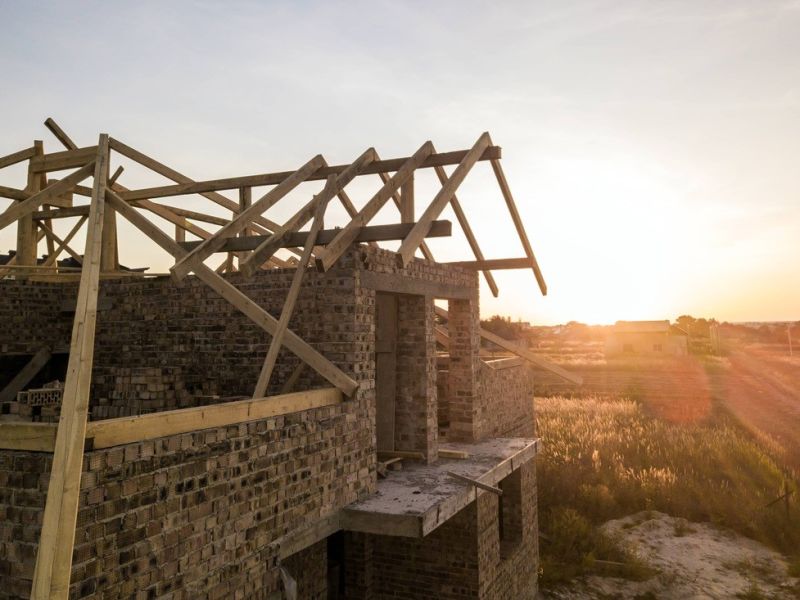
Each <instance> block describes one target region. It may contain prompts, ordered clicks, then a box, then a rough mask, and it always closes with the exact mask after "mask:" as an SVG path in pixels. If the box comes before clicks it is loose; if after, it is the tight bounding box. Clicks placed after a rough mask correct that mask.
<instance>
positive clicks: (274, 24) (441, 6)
mask: <svg viewBox="0 0 800 600" xmlns="http://www.w3.org/2000/svg"><path fill="white" fill-rule="evenodd" d="M0 21H2V23H3V24H4V32H5V34H4V35H3V36H2V38H0V69H2V73H3V93H2V94H0V115H2V116H0V155H4V154H8V153H10V152H13V151H15V150H18V149H21V148H24V147H27V146H29V145H30V144H31V141H32V139H34V138H35V139H43V140H44V141H45V148H46V150H47V151H57V150H61V149H62V148H61V147H60V146H59V145H58V143H57V142H56V141H55V140H54V138H53V137H52V136H51V135H50V134H49V133H48V132H47V130H46V129H45V128H44V127H43V125H42V123H43V121H44V119H45V118H46V117H48V116H52V117H54V118H55V119H56V120H57V121H58V122H59V123H60V124H61V125H62V127H64V128H65V129H66V130H67V131H68V132H69V133H70V135H71V136H72V137H73V138H74V139H75V140H76V142H77V143H78V144H79V145H91V144H94V143H96V140H97V134H98V132H100V131H103V132H108V133H110V134H111V135H112V136H114V137H116V138H118V139H120V140H123V141H125V142H126V143H128V144H130V145H132V146H134V147H135V148H137V149H140V150H142V151H144V152H146V153H148V154H150V155H151V156H153V157H154V158H156V159H158V160H161V161H163V162H165V163H167V164H169V165H170V166H172V167H174V168H176V169H178V170H180V171H183V172H185V173H186V174H187V175H189V176H191V177H194V178H197V179H210V178H214V177H226V176H233V175H246V174H252V173H261V172H266V171H279V170H287V169H293V168H297V167H299V166H300V165H301V164H303V163H305V162H306V161H307V160H308V159H309V158H311V156H313V155H314V154H316V153H322V154H324V155H325V157H326V159H327V160H328V162H329V163H331V164H334V163H342V162H350V161H352V160H353V159H354V158H355V157H356V156H358V155H359V154H360V153H361V152H362V151H363V150H364V149H365V148H366V147H368V146H375V147H376V149H377V150H378V152H379V153H380V155H381V157H384V158H389V157H395V156H407V155H410V154H412V153H413V152H414V151H415V150H416V149H417V148H418V147H419V146H420V145H421V144H422V143H423V142H424V141H426V140H429V139H430V140H432V141H433V142H434V144H435V146H436V149H437V150H438V151H447V150H453V149H461V148H468V147H469V146H471V145H472V144H473V143H474V141H475V140H476V139H477V137H478V136H479V135H480V134H481V133H482V132H483V131H489V132H490V133H491V135H492V138H493V141H494V143H495V144H497V145H500V146H502V147H503V156H504V158H503V164H504V167H505V171H506V175H507V177H508V179H509V182H510V184H511V188H512V190H513V192H514V194H515V197H516V200H517V203H518V206H519V209H520V212H521V213H522V216H523V219H524V220H525V224H526V227H527V230H528V234H529V237H530V239H531V242H532V244H533V247H534V251H535V252H536V255H537V258H538V260H539V263H540V265H541V267H542V271H543V273H544V276H545V279H546V280H547V283H548V286H549V289H550V292H549V294H548V295H547V297H545V298H543V297H541V295H540V294H539V293H538V290H537V288H536V285H535V281H534V278H533V276H532V274H531V273H530V271H519V272H517V271H512V272H498V273H497V275H496V277H497V280H498V284H499V286H500V290H501V294H500V297H499V298H498V299H493V298H491V294H490V293H489V291H488V289H487V288H483V289H482V310H483V313H484V314H485V315H486V316H489V315H491V314H495V313H500V314H504V315H510V316H512V317H513V318H515V319H516V318H521V319H523V320H526V321H531V322H534V323H537V324H554V323H561V322H566V321H569V320H580V321H584V322H590V323H607V322H613V321H614V320H617V319H651V318H652V319H656V318H673V319H674V318H675V317H677V316H678V315H680V314H685V313H689V314H693V315H695V316H706V317H716V318H717V319H720V320H732V321H751V320H797V319H800V1H784V2H780V1H774V2H773V1H768V0H758V1H756V0H750V1H737V0H720V1H718V2H717V1H696V0H695V1H692V0H687V1H685V2H677V1H674V2H673V1H659V2H641V1H640V0H639V1H630V2H620V1H614V2H605V1H582V2H566V1H563V0H561V1H557V2H463V1H458V2H456V1H454V2H400V1H398V0H393V1H380V0H372V1H370V2H363V3H361V2H347V3H344V2H341V3H340V2H285V3H279V2H274V3H268V2H224V3H222V2H219V3H215V2H169V3H163V2H135V3H133V2H131V3H120V2H79V3H72V2H69V3H68V2H63V3H48V2H43V3H41V2H40V3H25V2H3V3H2V4H0ZM6 171H7V173H6ZM421 179H422V181H421V182H420V187H419V191H418V195H417V203H418V206H421V205H422V204H423V203H424V202H425V201H426V200H429V199H430V198H432V196H433V194H434V193H435V189H434V187H433V185H432V184H431V185H428V183H430V182H428V183H426V181H424V178H421ZM120 182H121V183H123V184H124V185H126V186H128V187H138V186H148V185H158V184H160V183H161V182H162V180H161V179H159V178H157V177H156V178H153V177H147V176H146V175H145V174H144V173H143V172H142V171H136V170H135V169H129V170H128V172H126V173H125V174H124V175H123V178H122V179H121V180H120ZM374 183H375V186H376V187H375V188H371V189H370V188H368V187H366V186H361V188H359V187H356V188H354V191H353V197H354V200H355V201H356V202H357V203H363V202H364V201H366V200H367V199H368V198H369V196H370V192H371V191H372V192H374V190H375V189H377V185H378V183H379V181H378V180H377V178H375V182H374ZM0 184H4V185H14V186H16V187H23V186H24V170H20V169H7V170H4V171H0ZM362 188H363V189H362ZM309 189H311V188H309ZM310 193H313V190H312V191H311V192H309V193H308V194H306V198H308V197H310V195H309V194H310ZM230 195H231V197H235V195H233V194H230ZM293 198H295V201H297V202H299V201H301V200H299V199H298V197H296V196H295V197H293ZM459 198H460V199H461V202H462V204H463V205H464V208H465V211H466V213H467V215H468V217H469V218H470V221H471V222H472V224H473V228H474V229H475V233H476V235H477V237H478V241H479V242H480V244H481V246H482V247H483V250H484V254H485V255H486V256H487V258H507V257H517V256H522V255H523V252H522V248H521V246H520V244H519V241H518V240H517V239H516V237H515V233H514V228H513V225H512V223H511V220H510V218H509V217H508V214H507V212H506V211H505V208H504V204H503V201H502V197H501V195H500V192H499V190H498V188H497V186H496V183H495V182H494V180H493V178H492V177H491V168H490V167H489V165H488V163H479V164H478V165H477V166H476V168H475V169H474V171H473V173H471V174H470V176H469V177H468V178H467V181H466V182H465V184H464V185H463V187H462V189H461V190H460V191H459ZM169 200H171V202H170V203H171V204H174V205H179V206H185V207H190V206H191V207H195V208H196V209H198V210H205V209H206V208H208V206H209V205H210V203H208V202H207V201H205V200H202V199H197V198H195V199H192V198H187V199H186V200H182V201H172V199H169ZM7 202H8V201H5V200H0V207H5V206H6V205H7ZM286 202H287V207H285V208H280V205H278V206H277V207H276V210H275V211H274V212H272V213H269V214H270V215H275V216H276V220H281V218H280V217H281V216H283V217H284V218H285V217H286V216H288V215H289V214H291V212H293V210H291V208H292V200H289V199H287V200H286ZM294 206H295V207H296V206H297V204H294ZM215 214H222V213H219V212H218V211H217V212H216V213H215ZM333 216H336V215H333ZM443 218H450V219H451V220H453V221H454V223H455V219H454V217H453V216H452V213H449V212H445V213H444V215H443ZM397 220H398V219H397V217H396V216H395V215H393V214H392V213H391V212H384V213H382V214H381V215H380V219H379V220H378V221H376V222H394V221H397ZM60 226H66V224H62V225H60ZM60 231H61V232H63V231H64V230H63V228H62V229H61V230H60ZM454 234H455V235H454V237H453V239H450V240H435V241H433V242H432V243H431V247H432V249H433V250H434V252H435V253H436V256H437V258H439V259H440V260H468V259H471V258H472V257H471V256H470V255H469V251H468V249H467V246H466V243H465V241H464V239H463V235H462V234H461V232H460V230H459V229H458V227H457V224H454ZM121 235H122V236H123V238H124V239H125V240H129V242H130V243H128V244H125V241H124V240H123V244H122V248H121V259H122V262H123V263H125V264H128V265H130V266H140V265H152V266H153V270H155V271H164V270H166V269H167V268H168V267H169V264H171V263H169V262H168V261H167V258H166V255H165V254H163V253H160V252H159V251H158V250H157V249H155V247H153V246H152V245H148V244H146V243H144V242H141V243H140V242H139V241H138V240H140V239H141V238H140V237H134V234H133V231H132V230H131V229H130V228H129V227H127V226H121ZM128 236H130V237H128ZM14 239H15V236H14V231H13V226H12V227H9V228H7V229H6V230H4V231H2V232H0V251H2V252H5V251H6V250H7V249H8V248H13V246H14ZM82 240H83V238H82V237H81V238H79V239H78V240H77V241H78V242H79V243H76V244H75V247H82V243H83V242H82ZM133 240H136V241H135V242H134V241H133ZM43 249H44V245H43V244H42V246H40V252H41V251H43Z"/></svg>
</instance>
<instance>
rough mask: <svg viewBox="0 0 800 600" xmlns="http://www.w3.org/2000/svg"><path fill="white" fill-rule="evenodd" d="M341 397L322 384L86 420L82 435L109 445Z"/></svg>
mask: <svg viewBox="0 0 800 600" xmlns="http://www.w3.org/2000/svg"><path fill="white" fill-rule="evenodd" d="M342 399H343V398H342V393H341V391H339V390H337V389H336V388H324V389H321V390H309V391H305V392H295V393H294V394H281V395H278V396H269V397H266V398H253V399H250V400H238V401H235V402H225V403H222V404H212V405H209V406H199V407H196V408H182V409H178V410H168V411H163V412H157V413H149V414H146V415H140V416H138V417H121V418H118V419H106V420H102V421H92V422H90V423H89V427H88V430H87V432H86V437H87V438H90V439H91V440H92V448H93V449H99V448H110V447H112V446H119V445H122V444H132V443H134V442H141V441H144V440H152V439H156V438H161V437H166V436H170V435H177V434H181V433H190V432H192V431H200V430H202V429H211V428H214V427H225V426H227V425H234V424H237V423H247V422H248V421H259V420H261V419H267V418H269V417H276V416H280V415H286V414H289V413H295V412H301V411H304V410H311V409H314V408H322V407H324V406H333V405H335V404H339V403H341V402H342Z"/></svg>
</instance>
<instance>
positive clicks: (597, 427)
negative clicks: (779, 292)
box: [536, 397, 800, 585]
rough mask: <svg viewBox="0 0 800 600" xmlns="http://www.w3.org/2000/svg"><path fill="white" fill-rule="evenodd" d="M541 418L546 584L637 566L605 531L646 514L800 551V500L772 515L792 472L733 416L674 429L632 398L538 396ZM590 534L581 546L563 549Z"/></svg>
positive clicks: (540, 474)
mask: <svg viewBox="0 0 800 600" xmlns="http://www.w3.org/2000/svg"><path fill="white" fill-rule="evenodd" d="M536 418H537V426H538V435H539V436H540V437H541V438H542V440H543V451H542V452H541V454H540V457H539V461H538V463H537V469H538V479H539V481H538V484H539V485H538V487H539V510H540V529H541V531H542V533H543V534H544V536H543V543H542V568H543V573H542V580H543V583H544V584H545V585H546V584H547V583H548V582H556V581H559V580H563V579H564V578H568V577H571V576H574V575H576V574H579V573H581V572H584V571H585V569H584V568H583V567H585V566H587V565H588V566H591V565H592V564H593V560H594V559H602V560H606V561H619V562H623V563H625V562H626V559H627V560H628V562H629V561H630V558H631V557H630V555H629V554H626V552H625V549H624V548H616V550H614V544H613V540H612V541H609V540H606V539H604V538H603V537H602V535H601V534H599V533H598V532H597V529H596V527H597V525H599V524H600V523H603V522H604V521H606V520H608V519H613V518H618V517H621V516H624V515H628V514H631V513H634V512H637V511H641V510H650V509H652V510H659V511H662V512H665V513H669V514H671V515H674V516H680V517H685V518H686V519H689V520H693V521H707V522H712V523H715V524H718V525H720V526H724V527H727V528H730V529H733V530H735V531H738V532H740V533H742V534H744V535H746V536H748V537H751V538H753V539H756V540H758V541H761V542H763V543H765V544H767V545H769V546H772V547H774V548H776V549H778V550H780V551H782V552H784V553H786V554H790V555H792V554H797V553H800V511H798V509H797V504H796V500H794V499H793V500H792V504H791V506H790V514H789V516H788V517H787V514H786V511H785V508H784V505H783V503H782V502H780V503H778V504H777V505H774V506H772V507H770V508H765V506H766V505H767V504H768V503H769V502H770V501H772V500H773V499H775V498H776V497H778V496H779V495H781V494H782V493H783V485H784V481H786V479H787V473H786V472H785V471H784V470H783V469H782V467H781V466H780V464H779V461H778V460H777V459H776V457H775V456H774V455H772V454H771V453H770V451H769V450H768V449H767V448H766V447H765V446H763V445H761V444H760V443H759V442H758V441H756V440H755V439H753V438H752V437H751V436H750V435H749V434H748V433H747V432H745V431H744V430H743V429H742V428H741V427H739V426H738V425H737V424H736V423H735V422H733V421H732V420H731V419H729V418H728V417H726V416H725V415H716V416H715V417H714V419H712V420H711V421H710V422H705V423H704V424H698V425H673V424H669V423H667V422H664V421H661V420H658V419H655V418H652V417H649V416H647V415H646V414H645V413H644V412H643V411H642V409H641V406H640V405H639V404H638V403H636V402H633V401H631V400H627V399H624V398H598V397H587V398H561V397H552V398H537V399H536ZM790 485H791V486H792V488H791V489H794V490H796V489H797V484H796V482H795V481H793V480H792V481H791V484H790ZM796 497H797V493H796V492H795V495H794V496H793V498H795V499H796ZM587 528H588V529H587ZM581 530H585V531H583V533H582V534H581V535H582V536H583V538H582V540H581V541H580V543H579V544H567V545H566V546H565V545H564V544H563V543H562V541H563V540H564V539H572V538H577V537H579V536H577V535H576V533H575V532H576V531H581ZM587 531H588V532H589V533H587ZM615 552H616V556H612V555H614V553H615Z"/></svg>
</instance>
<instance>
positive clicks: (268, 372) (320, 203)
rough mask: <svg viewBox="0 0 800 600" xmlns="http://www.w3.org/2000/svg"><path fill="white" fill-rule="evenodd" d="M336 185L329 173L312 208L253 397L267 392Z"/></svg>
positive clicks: (258, 396)
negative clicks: (310, 222)
mask: <svg viewBox="0 0 800 600" xmlns="http://www.w3.org/2000/svg"><path fill="white" fill-rule="evenodd" d="M336 185H337V183H336V179H335V177H334V176H333V175H331V176H330V177H329V178H328V182H327V184H326V185H325V189H323V190H322V192H321V193H320V194H319V195H318V196H317V206H316V207H315V209H314V222H313V223H312V225H311V230H310V231H309V232H308V239H307V240H306V246H305V248H303V256H301V257H300V263H299V264H298V265H297V269H295V272H294V277H292V283H291V285H290V286H289V292H288V293H287V294H286V299H285V300H284V301H283V309H282V310H281V316H280V318H279V319H278V326H277V327H276V328H275V333H274V334H272V341H271V342H270V345H269V350H267V356H266V358H265V359H264V365H263V366H262V367H261V373H260V374H259V376H258V381H257V382H256V389H255V391H254V393H253V397H254V398H260V397H261V396H263V395H264V394H266V393H267V386H268V385H269V379H270V377H271V376H272V370H273V369H274V368H275V362H276V361H277V360H278V352H280V349H281V346H282V345H283V336H284V335H285V334H286V331H287V330H288V329H289V319H291V318H292V313H293V312H294V305H295V302H297V297H298V296H299V295H300V287H301V286H302V284H303V276H304V275H305V272H306V267H307V266H308V261H309V260H310V259H311V251H312V250H313V249H314V241H315V240H316V239H317V234H318V233H319V230H320V229H322V219H323V218H324V216H325V209H326V208H327V206H328V202H329V201H330V199H331V198H333V196H334V195H335V189H336Z"/></svg>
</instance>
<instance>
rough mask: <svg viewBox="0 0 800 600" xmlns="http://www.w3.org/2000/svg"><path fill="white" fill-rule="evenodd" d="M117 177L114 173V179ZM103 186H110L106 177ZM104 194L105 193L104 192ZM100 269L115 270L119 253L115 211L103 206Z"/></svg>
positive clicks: (117, 266)
mask: <svg viewBox="0 0 800 600" xmlns="http://www.w3.org/2000/svg"><path fill="white" fill-rule="evenodd" d="M117 177H119V175H118V174H117V173H115V174H114V180H115V181H116V178H117ZM106 178H108V163H106ZM104 185H105V186H111V185H113V183H109V180H108V179H106V181H105V182H104ZM104 195H105V193H104ZM100 261H101V262H100V269H101V270H102V271H116V270H117V269H119V254H118V250H117V213H116V211H115V210H114V209H113V208H105V210H104V211H103V243H102V251H101V253H100Z"/></svg>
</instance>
